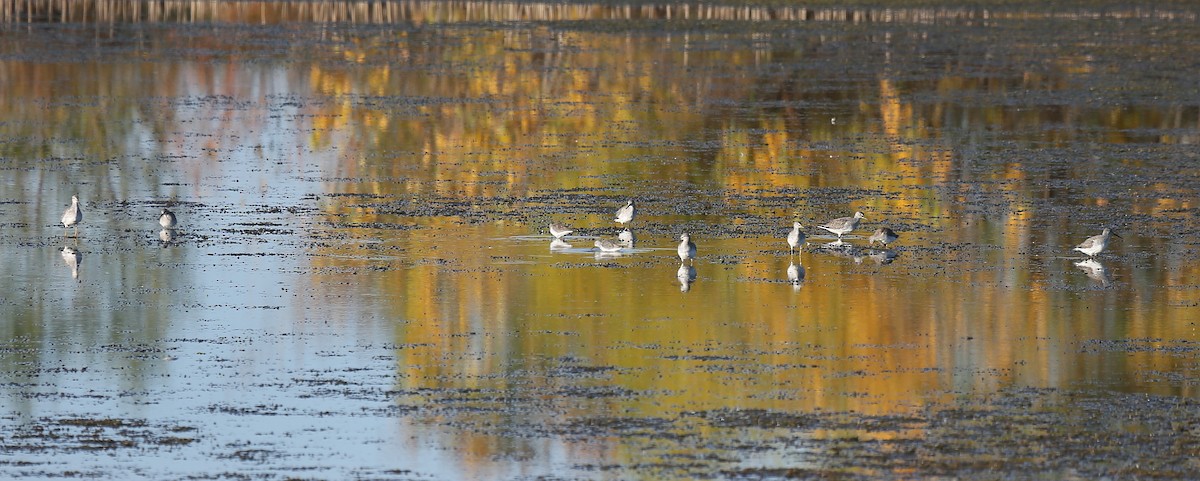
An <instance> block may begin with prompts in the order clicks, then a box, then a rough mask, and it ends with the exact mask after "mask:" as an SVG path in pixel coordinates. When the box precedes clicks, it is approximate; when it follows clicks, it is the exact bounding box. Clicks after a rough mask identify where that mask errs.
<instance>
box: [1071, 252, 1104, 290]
mask: <svg viewBox="0 0 1200 481" xmlns="http://www.w3.org/2000/svg"><path fill="white" fill-rule="evenodd" d="M1075 267H1078V268H1079V270H1081V271H1083V273H1084V274H1087V276H1088V279H1091V280H1093V281H1095V282H1098V283H1100V285H1101V286H1103V287H1108V286H1109V285H1110V284H1111V280H1110V279H1109V277H1108V270H1107V269H1105V268H1104V264H1101V263H1100V261H1098V260H1096V259H1085V260H1082V261H1079V262H1076V263H1075Z"/></svg>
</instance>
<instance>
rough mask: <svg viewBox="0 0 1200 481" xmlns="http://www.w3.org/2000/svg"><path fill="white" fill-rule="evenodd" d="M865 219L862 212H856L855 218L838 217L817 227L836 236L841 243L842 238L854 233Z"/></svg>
mask: <svg viewBox="0 0 1200 481" xmlns="http://www.w3.org/2000/svg"><path fill="white" fill-rule="evenodd" d="M863 217H866V216H864V215H863V213H862V212H855V213H854V217H838V218H837V219H833V220H831V221H829V222H826V223H825V224H824V225H819V226H817V227H819V228H821V229H825V230H827V231H829V232H831V233H833V234H836V235H837V236H838V242H841V241H842V236H843V235H846V234H849V233H851V232H854V228H855V227H858V221H860V220H862V219H863Z"/></svg>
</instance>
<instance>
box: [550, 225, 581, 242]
mask: <svg viewBox="0 0 1200 481" xmlns="http://www.w3.org/2000/svg"><path fill="white" fill-rule="evenodd" d="M572 232H575V231H573V230H571V229H568V228H567V226H565V225H562V224H550V235H552V236H554V238H555V239H562V238H563V236H565V235H567V234H570V233H572Z"/></svg>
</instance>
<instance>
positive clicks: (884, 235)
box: [868, 227, 900, 247]
mask: <svg viewBox="0 0 1200 481" xmlns="http://www.w3.org/2000/svg"><path fill="white" fill-rule="evenodd" d="M899 238H900V234H897V233H895V232H893V231H892V229H889V228H887V227H880V228H879V229H876V230H875V233H874V234H871V238H870V239H868V240H869V241H870V245H875V243H876V242H878V243H880V244H883V246H884V247H887V245H888V244H891V243H893V242H896V239H899Z"/></svg>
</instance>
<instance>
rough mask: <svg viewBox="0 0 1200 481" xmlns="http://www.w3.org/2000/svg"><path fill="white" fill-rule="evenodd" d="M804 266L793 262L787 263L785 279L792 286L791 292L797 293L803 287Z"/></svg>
mask: <svg viewBox="0 0 1200 481" xmlns="http://www.w3.org/2000/svg"><path fill="white" fill-rule="evenodd" d="M804 276H805V271H804V266H803V265H801V264H797V263H795V262H788V266H787V279H788V282H789V283H791V285H792V290H795V291H799V290H800V288H801V287H803V286H804Z"/></svg>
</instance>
